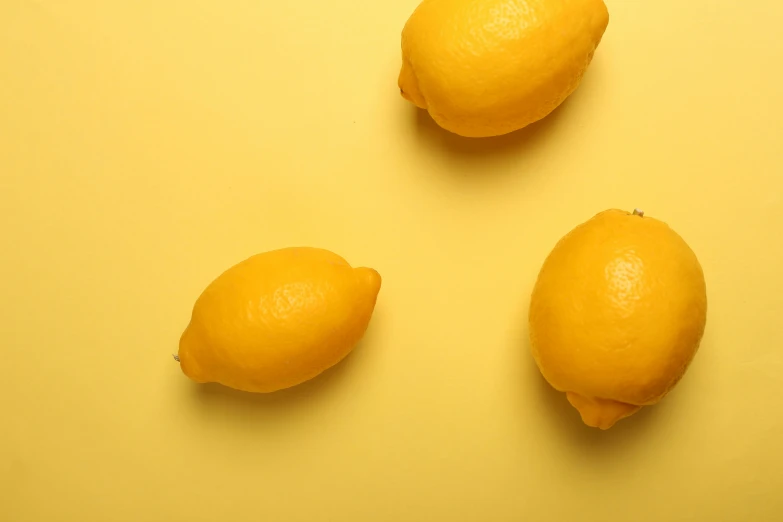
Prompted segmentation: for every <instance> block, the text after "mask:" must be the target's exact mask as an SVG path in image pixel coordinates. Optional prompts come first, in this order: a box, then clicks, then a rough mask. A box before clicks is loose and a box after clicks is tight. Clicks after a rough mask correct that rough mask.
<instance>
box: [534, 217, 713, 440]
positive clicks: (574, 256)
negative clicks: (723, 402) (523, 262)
mask: <svg viewBox="0 0 783 522" xmlns="http://www.w3.org/2000/svg"><path fill="white" fill-rule="evenodd" d="M706 321H707V290H706V283H705V279H704V273H703V271H702V268H701V265H700V263H699V261H698V259H697V258H696V255H695V254H694V252H693V251H692V250H691V248H690V247H689V246H688V244H687V243H686V242H685V240H684V239H682V237H680V236H679V235H678V234H677V233H676V232H675V231H674V230H672V229H671V228H670V227H669V226H668V225H667V224H666V223H663V222H661V221H658V220H656V219H654V218H651V217H648V216H647V215H646V214H645V213H644V212H643V211H642V210H640V209H636V210H634V211H633V212H626V211H621V210H607V211H604V212H601V213H599V214H597V215H596V216H594V217H593V218H592V219H590V220H588V221H587V222H585V223H583V224H581V225H579V226H577V227H576V228H575V229H573V230H572V231H571V232H569V233H568V234H566V235H565V236H564V237H563V238H562V239H560V241H558V243H557V244H556V245H555V247H554V248H553V250H552V252H551V253H550V254H549V255H548V256H547V258H546V260H545V261H544V264H543V266H542V268H541V271H540V273H539V275H538V279H537V280H536V284H535V286H534V289H533V293H532V296H531V300H530V312H529V325H530V345H531V351H532V355H533V358H534V359H535V361H536V364H537V365H538V368H539V370H540V371H541V374H542V375H543V376H544V378H545V379H546V380H547V382H549V384H550V385H552V387H553V388H555V389H556V390H558V391H561V392H564V393H565V395H566V397H567V399H568V402H569V403H570V404H571V405H572V406H573V407H574V408H576V410H578V412H579V414H580V416H581V417H582V421H583V422H584V423H585V424H586V425H588V426H591V427H595V428H600V429H604V430H606V429H609V428H611V427H612V426H613V425H614V424H615V423H616V422H618V421H619V420H621V419H624V418H626V417H629V416H631V415H633V414H634V413H636V412H637V411H639V410H640V409H641V408H643V407H645V406H651V405H654V404H656V403H658V402H659V401H661V400H662V399H663V398H664V397H665V396H666V395H667V394H668V393H669V392H670V391H671V390H672V389H673V388H674V387H675V386H676V385H677V383H678V382H679V381H680V379H681V378H682V377H683V375H684V374H685V372H686V371H687V369H688V367H689V365H690V364H691V362H692V360H693V358H694V357H695V355H696V353H697V351H698V349H699V345H700V343H701V339H702V336H703V334H704V329H705V326H706Z"/></svg>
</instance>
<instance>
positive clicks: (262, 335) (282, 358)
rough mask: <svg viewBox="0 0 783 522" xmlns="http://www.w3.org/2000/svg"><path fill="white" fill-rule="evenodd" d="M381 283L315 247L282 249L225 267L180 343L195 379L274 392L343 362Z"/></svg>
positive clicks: (372, 274)
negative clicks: (226, 268)
mask: <svg viewBox="0 0 783 522" xmlns="http://www.w3.org/2000/svg"><path fill="white" fill-rule="evenodd" d="M380 288H381V277H380V275H379V274H378V272H376V271H375V270H373V269H371V268H352V267H351V266H350V265H349V264H348V262H347V261H345V260H344V259H343V258H342V257H340V256H338V255H336V254H334V253H332V252H329V251H327V250H322V249H317V248H285V249H280V250H273V251H270V252H266V253H263V254H258V255H255V256H253V257H251V258H249V259H246V260H245V261H242V262H241V263H239V264H237V265H235V266H233V267H231V268H229V269H228V270H226V271H225V272H224V273H223V274H221V275H220V276H219V277H218V278H217V279H215V280H214V281H213V282H212V283H211V284H210V285H209V286H208V287H207V288H206V289H205V290H204V292H203V293H202V294H201V296H200V297H199V298H198V300H197V301H196V304H195V305H194V307H193V314H192V317H191V320H190V324H188V326H187V328H186V329H185V331H184V333H183V334H182V337H181V339H180V343H179V354H178V359H179V362H180V365H181V368H182V371H183V372H184V373H185V375H187V376H188V377H189V378H191V379H192V380H194V381H196V382H199V383H204V382H217V383H220V384H223V385H225V386H228V387H231V388H235V389H238V390H244V391H248V392H259V393H266V392H273V391H276V390H281V389H283V388H288V387H291V386H294V385H297V384H300V383H302V382H304V381H307V380H309V379H312V378H313V377H315V376H317V375H318V374H320V373H321V372H323V371H324V370H326V369H327V368H330V367H331V366H334V365H335V364H337V363H338V362H340V361H341V360H342V359H343V358H344V357H345V356H346V355H348V354H349V353H350V352H351V350H352V349H353V348H354V346H355V345H356V344H357V343H358V342H359V340H360V339H361V338H362V336H363V335H364V333H365V330H366V329H367V326H368V324H369V322H370V318H371V317H372V313H373V310H374V308H375V302H376V299H377V296H378V292H379V291H380Z"/></svg>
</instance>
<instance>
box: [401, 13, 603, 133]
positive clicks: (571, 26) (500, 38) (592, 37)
mask: <svg viewBox="0 0 783 522" xmlns="http://www.w3.org/2000/svg"><path fill="white" fill-rule="evenodd" d="M608 23H609V13H608V11H607V9H606V5H605V4H604V3H603V1H602V0H424V1H423V2H422V3H421V4H420V5H419V6H418V8H417V9H416V10H415V11H414V12H413V14H412V15H411V17H410V18H409V20H408V22H407V23H406V25H405V27H404V29H403V31H402V68H401V71H400V75H399V79H398V85H399V87H400V91H401V93H402V95H403V97H405V98H406V99H407V100H409V101H411V102H412V103H414V104H415V105H417V106H418V107H420V108H422V109H426V110H427V111H428V112H429V113H430V115H431V116H432V118H433V119H434V120H435V121H436V122H437V123H438V124H439V125H440V126H441V127H443V128H445V129H447V130H449V131H451V132H454V133H456V134H459V135H462V136H467V137H487V136H497V135H501V134H506V133H509V132H512V131H515V130H518V129H521V128H523V127H526V126H527V125H530V124H531V123H533V122H535V121H538V120H540V119H542V118H544V117H545V116H547V115H548V114H549V113H551V112H552V111H553V110H554V109H555V108H556V107H557V106H558V105H560V104H561V103H562V102H563V100H565V99H566V98H567V97H568V96H569V95H570V94H571V93H573V92H574V90H576V88H577V87H578V86H579V84H580V82H581V80H582V76H583V75H584V73H585V71H586V70H587V67H588V66H589V65H590V62H591V60H592V58H593V53H594V52H595V50H596V48H597V47H598V44H599V43H600V42H601V38H602V37H603V34H604V31H605V30H606V27H607V25H608Z"/></svg>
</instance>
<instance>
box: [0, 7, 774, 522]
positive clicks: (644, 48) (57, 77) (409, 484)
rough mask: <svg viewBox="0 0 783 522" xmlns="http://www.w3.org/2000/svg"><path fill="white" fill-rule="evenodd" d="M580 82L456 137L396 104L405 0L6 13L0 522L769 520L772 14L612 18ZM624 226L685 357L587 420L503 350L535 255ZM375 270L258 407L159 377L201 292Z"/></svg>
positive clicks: (0, 198)
mask: <svg viewBox="0 0 783 522" xmlns="http://www.w3.org/2000/svg"><path fill="white" fill-rule="evenodd" d="M607 3H608V6H609V10H610V13H611V21H610V23H609V29H608V31H607V33H606V36H605V38H604V41H603V43H602V44H601V47H600V48H599V50H598V52H597V54H596V58H595V62H594V63H593V66H592V67H591V68H590V70H589V71H588V74H587V76H586V78H585V80H584V83H583V85H582V87H581V88H580V89H579V90H578V91H577V92H576V93H575V94H574V95H573V96H572V97H571V98H570V99H569V100H568V101H567V102H566V103H565V105H564V106H563V107H561V109H559V110H558V111H556V113H554V114H553V115H552V116H551V117H549V118H547V119H546V120H545V121H544V122H542V123H540V124H537V125H535V126H533V127H532V128H529V129H527V130H525V131H522V132H519V133H516V134H514V135H510V136H507V137H503V138H498V139H490V140H480V141H469V140H465V139H460V138H458V137H455V136H452V135H449V134H447V133H445V132H443V131H441V130H440V129H439V128H437V127H436V126H434V125H433V124H432V123H431V121H430V119H429V118H428V117H427V116H426V114H424V113H421V112H417V111H416V110H415V109H414V108H413V107H412V106H411V105H410V104H408V103H406V102H404V101H403V100H402V99H401V98H400V96H399V92H398V90H397V85H396V77H397V72H398V67H399V65H400V51H399V36H400V31H401V29H402V26H403V24H404V23H405V20H406V19H407V17H408V16H409V14H410V13H411V11H412V10H413V8H414V7H415V4H416V0H398V1H366V0H336V1H333V2H326V1H319V0H300V1H298V2H267V1H245V0H235V1H227V2H215V1H208V0H190V1H184V0H172V1H165V2H164V1H152V0H144V1H134V2H111V1H101V0H92V1H87V0H79V1H76V0H74V1H57V2H55V1H44V0H41V1H33V0H0V217H1V218H2V220H1V222H0V224H1V226H2V247H0V248H1V249H2V254H1V255H0V271H1V272H2V279H0V281H1V282H0V350H2V352H1V355H2V357H1V358H0V370H1V371H2V376H1V377H0V411H2V417H1V418H0V419H1V420H0V521H2V522H43V521H46V522H56V521H69V522H71V521H73V522H76V521H79V522H99V521H100V522H137V521H153V522H156V521H165V522H171V521H180V520H181V521H188V522H201V521H205V522H206V521H220V522H224V521H225V522H245V521H247V522H258V521H261V522H332V521H334V522H433V521H438V522H439V521H444V522H517V521H531V522H540V521H544V522H549V521H552V522H568V521H579V522H584V521H587V522H592V521H596V522H598V521H601V522H604V521H623V522H625V521H629V522H630V521H634V522H648V521H649V522H653V521H655V522H658V521H667V522H668V521H697V522H702V521H705V522H723V521H738V522H739V521H742V522H746V521H754V522H768V521H769V522H776V521H780V520H783V497H781V491H783V472H782V471H781V470H783V446H782V445H781V440H783V416H782V415H781V413H782V407H781V388H782V387H781V385H782V384H783V377H781V376H782V375H783V356H782V355H781V350H783V320H782V319H781V317H782V316H783V276H781V270H783V247H782V246H781V244H782V243H783V232H781V216H783V195H782V194H783V149H781V136H783V101H782V100H781V92H783V91H781V87H780V85H781V83H780V82H781V64H783V40H781V37H780V33H779V31H780V27H781V25H782V24H781V22H783V4H781V3H780V2H772V1H761V0H758V1H754V2H739V1H736V0H719V1H715V0H690V1H687V2H686V1H682V0H659V1H656V2H649V1H642V0H624V1H623V0H609V1H608V2H607ZM610 207H619V208H624V209H632V208H634V207H640V208H643V209H644V210H645V211H646V212H647V214H648V215H650V216H653V217H657V218H660V219H663V220H665V221H667V222H669V223H670V224H671V225H672V226H673V227H674V228H675V229H676V230H677V231H678V232H680V233H681V234H682V235H683V236H684V237H685V238H686V240H687V241H688V242H689V243H690V245H691V246H692V247H693V249H694V250H695V251H696V253H697V254H698V256H699V258H700V260H701V262H702V264H703V266H704V270H705V273H706V277H707V285H708V292H709V300H710V310H709V316H708V322H707V333H706V336H705V339H704V342H703V344H702V349H701V351H700V352H699V354H698V355H697V357H696V359H695V361H694V363H693V365H692V367H691V369H690V371H689V372H688V374H687V375H686V376H685V378H684V380H683V381H682V382H681V384H680V385H679V386H678V387H677V388H676V389H675V391H674V392H673V393H672V394H671V395H669V396H668V397H667V398H666V399H665V400H664V401H663V402H662V403H661V404H660V405H659V406H658V407H655V408H647V409H646V410H645V411H643V412H642V413H640V414H638V415H636V416H634V417H633V418H630V419H627V420H624V421H621V422H620V423H619V424H618V425H617V426H616V427H615V428H613V429H612V430H611V431H608V432H600V431H596V430H593V429H589V428H586V427H584V426H583V425H582V424H581V422H580V420H579V417H578V415H577V413H576V411H575V410H573V409H572V408H571V407H570V406H569V405H568V404H567V402H566V400H565V397H563V396H561V395H560V394H558V393H555V392H554V391H552V390H551V389H550V388H549V387H548V386H547V385H546V384H545V382H544V381H543V380H542V379H541V377H540V376H539V374H538V372H537V370H536V368H535V366H534V363H533V362H532V359H531V357H530V356H529V354H528V346H527V341H526V337H527V332H526V330H527V327H526V312H527V305H528V303H527V300H528V298H529V294H530V291H531V289H532V286H533V283H534V280H535V277H536V274H537V272H538V269H539V267H540V265H541V263H542V261H543V259H544V257H545V256H546V254H547V253H548V251H549V250H550V249H551V247H552V246H553V245H554V243H555V242H556V241H557V239H559V238H560V236H562V235H563V234H564V233H565V232H567V231H568V230H570V229H571V228H572V227H573V226H575V225H576V224H578V223H580V222H582V221H584V220H586V219H588V218H590V217H591V216H592V215H593V214H595V213H597V212H598V211H601V210H604V209H606V208H610ZM288 245H311V246H320V247H325V248H328V249H330V250H333V251H335V252H337V253H339V254H341V255H342V256H344V257H346V258H347V259H348V260H349V261H350V262H351V263H354V264H357V265H369V266H372V267H374V268H376V269H377V270H378V271H379V272H380V273H381V274H382V275H383V278H384V280H383V288H382V290H381V294H380V297H379V302H378V307H377V309H376V313H375V316H374V317H373V320H372V323H371V325H370V329H369V331H368V333H367V336H366V338H365V340H364V341H363V343H362V344H361V346H360V347H359V348H357V350H356V351H355V352H354V354H353V355H352V356H351V357H349V359H348V360H346V361H345V362H344V363H343V364H341V365H340V366H338V367H337V368H335V369H333V370H332V371H329V372H328V373H327V374H325V375H323V376H321V377H320V378H318V379H316V380H315V381H312V382H310V383H308V384H305V385H302V386H300V387H298V388H294V389H292V390H289V391H286V392H281V393H278V394H273V395H268V396H252V395H248V394H242V393H235V392H232V391H231V390H227V389H223V388H221V387H219V386H209V385H207V386H198V385H195V384H192V383H191V382H190V381H188V380H187V379H186V378H185V377H184V376H183V375H182V373H181V372H180V370H179V367H178V366H177V364H176V363H175V362H174V361H173V360H172V358H171V355H170V354H171V353H173V352H175V351H176V349H177V342H178V338H179V335H180V333H181V331H182V329H183V328H184V327H185V325H186V323H187V321H188V318H189V314H190V310H191V306H192V304H193V302H194V300H195V298H196V297H197V296H198V294H199V293H200V292H201V290H202V289H203V288H204V286H205V285H206V284H207V283H209V281H211V280H212V278H213V277H215V276H216V275H217V274H218V273H220V272H221V271H222V270H223V269H225V268H227V267H228V266H230V265H232V264H233V263H235V262H237V261H239V260H241V259H244V258H245V257H247V256H249V255H251V254H254V253H256V252H261V251H265V250H269V249H273V248H277V247H281V246H288Z"/></svg>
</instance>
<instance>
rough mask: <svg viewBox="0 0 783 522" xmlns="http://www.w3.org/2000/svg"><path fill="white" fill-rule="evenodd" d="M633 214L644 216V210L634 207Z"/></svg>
mask: <svg viewBox="0 0 783 522" xmlns="http://www.w3.org/2000/svg"><path fill="white" fill-rule="evenodd" d="M633 215H634V216H639V217H644V210H641V209H638V208H635V209H633Z"/></svg>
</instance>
